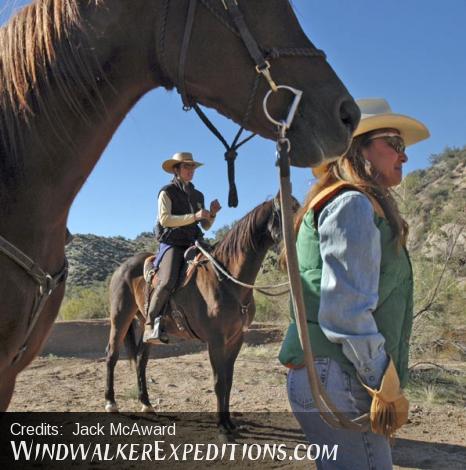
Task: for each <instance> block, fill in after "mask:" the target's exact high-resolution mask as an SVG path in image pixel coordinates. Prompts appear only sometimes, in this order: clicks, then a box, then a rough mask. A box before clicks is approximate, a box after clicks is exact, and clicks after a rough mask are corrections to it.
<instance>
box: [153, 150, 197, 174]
mask: <svg viewBox="0 0 466 470" xmlns="http://www.w3.org/2000/svg"><path fill="white" fill-rule="evenodd" d="M180 163H194V165H196V168H198V167H200V166H202V165H204V164H203V163H200V162H196V161H194V160H193V154H192V153H190V152H178V153H175V155H173V156H172V157H171V158H170V159H169V160H165V161H164V162H163V163H162V168H163V169H164V170H165V171H166V172H167V173H173V167H174V166H175V165H179V164H180Z"/></svg>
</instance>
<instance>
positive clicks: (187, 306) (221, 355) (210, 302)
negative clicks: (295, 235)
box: [105, 199, 297, 432]
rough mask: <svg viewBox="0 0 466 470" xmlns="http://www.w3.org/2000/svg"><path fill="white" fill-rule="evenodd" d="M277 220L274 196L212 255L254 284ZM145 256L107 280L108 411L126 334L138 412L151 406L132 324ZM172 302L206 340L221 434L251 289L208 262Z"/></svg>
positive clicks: (139, 304) (276, 235) (172, 327)
mask: <svg viewBox="0 0 466 470" xmlns="http://www.w3.org/2000/svg"><path fill="white" fill-rule="evenodd" d="M296 205H297V203H296ZM280 220H281V219H280V208H279V204H278V202H277V199H275V200H274V201H267V202H265V203H262V204H261V205H259V206H257V207H256V208H255V209H253V210H252V211H251V212H249V213H248V214H247V215H246V216H245V217H243V218H242V219H241V220H240V221H239V222H238V223H237V224H236V225H235V226H234V227H233V228H232V229H231V230H230V232H229V233H228V234H227V235H226V236H225V238H224V239H223V240H222V241H221V242H220V243H219V244H218V245H217V246H216V247H215V248H214V250H213V252H212V255H213V257H214V258H215V259H216V260H218V261H219V263H220V264H221V265H223V267H224V268H226V270H227V271H228V272H229V273H231V274H232V275H233V276H234V277H235V278H236V279H238V280H240V281H241V282H243V283H247V284H254V281H255V279H256V277H257V274H258V272H259V269H260V266H261V264H262V261H263V260H264V257H265V255H266V253H267V250H268V249H269V248H270V247H271V246H272V245H273V244H274V242H277V241H279V240H280V238H281V223H280ZM149 255H150V253H141V254H137V255H135V256H133V257H131V258H130V259H128V260H127V261H125V262H124V263H123V264H122V265H121V266H120V267H119V268H118V269H117V271H115V273H114V275H113V277H112V280H111V283H110V322H111V327H110V339H109V343H108V347H107V384H106V389H105V399H106V410H107V411H118V407H117V404H116V402H115V394H114V388H113V382H114V380H113V379H114V368H115V364H116V362H117V360H118V354H119V348H120V346H121V344H122V342H123V339H124V338H125V337H126V338H125V339H126V342H127V346H128V348H127V349H128V352H129V354H130V357H131V358H132V359H133V360H136V373H137V384H138V391H139V400H140V401H141V403H142V405H143V407H142V411H150V410H152V406H151V404H150V401H149V396H148V393H147V385H146V365H147V360H148V357H149V349H150V345H147V344H145V343H142V341H141V340H139V341H138V342H137V345H136V341H135V336H136V335H135V333H134V322H133V320H134V318H135V317H136V316H137V317H138V318H139V320H140V321H141V325H142V326H143V323H144V317H143V314H142V313H141V312H144V301H145V296H144V284H145V280H144V278H143V265H144V260H145V259H146V258H147V257H148V256H149ZM222 277H223V276H222ZM173 300H174V302H175V303H176V309H177V310H181V311H182V312H184V314H185V315H186V318H187V321H188V324H189V327H190V328H191V330H192V332H193V333H194V334H195V336H197V337H198V338H199V339H200V340H201V341H203V342H205V343H207V344H208V350H209V358H210V363H211V366H212V371H213V375H214V385H215V394H216V396H217V413H218V424H219V427H220V429H221V430H222V431H223V432H230V431H232V430H233V428H234V425H233V423H232V421H231V419H230V411H229V406H230V391H231V385H232V381H233V367H234V364H235V360H236V357H237V356H238V353H239V351H240V349H241V345H242V344H243V335H244V331H246V330H247V328H248V326H249V325H250V324H251V322H252V320H253V318H254V313H255V304H254V297H253V291H252V290H251V289H249V288H247V287H242V286H240V285H238V284H235V283H234V282H233V281H231V280H229V279H228V278H224V277H223V279H219V277H218V273H216V272H215V269H214V268H213V266H212V264H210V263H208V264H203V265H200V266H198V267H197V268H196V271H195V273H194V275H193V276H192V277H191V278H190V280H189V281H188V283H187V284H186V285H184V286H183V287H181V288H179V289H178V290H177V291H176V292H175V294H174V296H173ZM166 318H167V320H165V323H166V330H167V332H168V333H169V334H172V335H175V336H181V337H187V334H186V332H183V331H180V330H179V329H178V328H177V326H176V323H175V321H174V320H173V319H172V318H171V317H170V316H167V317H166ZM127 332H128V333H127ZM188 337H189V336H188ZM135 356H137V358H136V357H135Z"/></svg>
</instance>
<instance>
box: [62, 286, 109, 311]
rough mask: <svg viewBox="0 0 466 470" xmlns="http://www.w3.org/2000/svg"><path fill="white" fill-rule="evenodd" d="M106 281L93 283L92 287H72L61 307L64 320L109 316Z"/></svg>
mask: <svg viewBox="0 0 466 470" xmlns="http://www.w3.org/2000/svg"><path fill="white" fill-rule="evenodd" d="M107 285H108V284H107V283H106V282H99V283H95V284H93V285H92V286H91V287H75V288H73V289H70V290H69V291H68V292H67V294H66V296H65V300H64V302H63V304H62V307H61V309H60V313H59V318H61V319H62V320H78V319H91V318H107V317H108V311H109V305H108V287H107Z"/></svg>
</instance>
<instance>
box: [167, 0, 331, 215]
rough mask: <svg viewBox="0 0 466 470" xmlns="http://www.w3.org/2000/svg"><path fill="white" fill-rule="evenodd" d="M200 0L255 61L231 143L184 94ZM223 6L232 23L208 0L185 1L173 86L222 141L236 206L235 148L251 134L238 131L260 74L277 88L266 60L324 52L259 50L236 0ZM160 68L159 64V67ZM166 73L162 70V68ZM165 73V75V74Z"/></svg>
mask: <svg viewBox="0 0 466 470" xmlns="http://www.w3.org/2000/svg"><path fill="white" fill-rule="evenodd" d="M169 1H170V0H165V8H164V20H163V23H162V24H163V26H162V31H161V39H160V46H161V57H162V62H163V57H164V45H165V31H166V26H167V21H168V10H169ZM199 2H200V3H201V4H202V5H203V6H204V7H205V8H206V9H207V10H208V11H209V12H210V13H211V14H212V15H213V16H215V18H216V19H217V20H218V21H219V22H220V23H222V24H223V25H224V26H225V27H226V28H227V29H228V30H229V31H230V32H232V33H233V34H234V35H235V36H237V37H239V38H240V39H241V40H242V41H243V43H244V45H245V46H246V49H247V50H248V52H249V55H250V57H251V58H252V60H253V62H254V64H255V70H256V72H257V76H256V78H255V79H254V83H253V85H252V89H251V92H250V95H249V100H248V104H247V107H246V111H245V113H244V116H243V119H242V120H241V127H240V129H239V130H238V132H237V134H236V136H235V137H234V139H233V141H232V143H231V144H228V142H227V140H226V139H225V138H224V137H223V135H222V134H221V133H220V131H219V130H218V129H217V128H216V127H215V125H214V124H213V123H212V121H211V120H210V119H209V118H208V117H207V115H206V114H205V113H204V112H203V111H202V109H201V108H200V106H199V104H198V103H197V102H196V100H195V99H194V98H193V97H192V96H190V95H188V93H187V90H186V84H185V68H186V59H187V57H188V50H189V44H190V40H191V33H192V30H193V25H194V18H195V13H196V7H197V4H198V3H199ZM222 3H223V6H224V8H225V10H226V11H227V12H228V15H229V18H230V19H231V20H232V22H233V25H232V24H231V22H230V21H227V20H226V19H225V17H224V15H222V14H221V13H220V12H219V11H218V10H217V9H216V8H214V7H213V6H212V4H211V2H210V1H209V0H189V5H188V12H187V16H186V23H185V29H184V34H183V40H182V43H181V52H180V58H179V64H178V73H177V83H176V87H177V89H178V92H179V93H180V95H181V99H182V101H183V110H185V111H189V110H191V109H194V111H195V112H196V114H197V115H198V116H199V118H200V119H201V120H202V122H203V123H204V124H205V125H206V127H207V128H208V129H209V130H210V131H211V132H212V133H213V134H214V135H215V137H217V139H218V140H219V141H220V142H221V143H222V144H223V146H224V147H225V153H224V156H225V160H226V162H227V169H228V183H229V187H230V189H229V193H228V206H229V207H237V205H238V192H237V189H236V184H235V166H234V165H235V160H236V157H237V156H238V149H239V147H241V146H242V145H243V144H245V143H246V142H248V141H249V140H251V139H252V138H253V137H254V136H255V134H250V135H249V136H247V137H246V138H244V139H243V140H241V141H240V137H241V134H242V132H243V130H244V127H246V126H247V123H248V121H249V117H250V114H251V111H252V108H253V104H254V100H255V97H256V94H257V90H258V88H259V83H260V78H261V76H262V77H264V78H265V79H266V80H267V83H268V84H269V86H270V88H271V90H273V91H274V92H275V91H277V90H278V87H277V85H276V83H275V82H274V80H273V78H272V74H271V71H270V68H271V65H270V60H272V59H278V58H281V57H296V56H305V57H322V58H324V59H325V53H324V52H323V51H322V50H320V49H316V48H282V49H280V48H272V49H270V50H268V51H265V52H264V51H263V49H262V48H261V47H260V46H259V45H258V43H257V41H256V40H255V39H254V36H253V35H252V34H251V31H250V30H249V28H248V26H247V24H246V21H245V19H244V15H243V14H242V12H241V10H240V8H239V6H238V2H237V0H222ZM162 67H163V66H162ZM165 72H166V70H165ZM167 76H168V74H167Z"/></svg>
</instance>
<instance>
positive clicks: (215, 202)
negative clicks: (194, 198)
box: [210, 199, 222, 217]
mask: <svg viewBox="0 0 466 470" xmlns="http://www.w3.org/2000/svg"><path fill="white" fill-rule="evenodd" d="M221 208H222V206H221V205H220V203H219V202H218V199H214V200H213V201H212V202H211V203H210V216H211V217H215V216H216V215H217V212H218V211H219V210H220V209H221Z"/></svg>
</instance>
